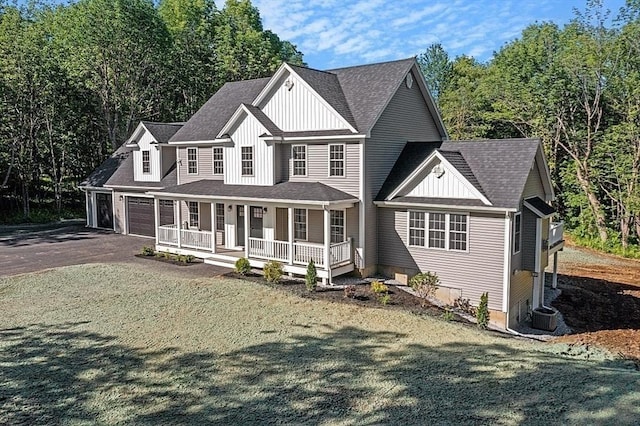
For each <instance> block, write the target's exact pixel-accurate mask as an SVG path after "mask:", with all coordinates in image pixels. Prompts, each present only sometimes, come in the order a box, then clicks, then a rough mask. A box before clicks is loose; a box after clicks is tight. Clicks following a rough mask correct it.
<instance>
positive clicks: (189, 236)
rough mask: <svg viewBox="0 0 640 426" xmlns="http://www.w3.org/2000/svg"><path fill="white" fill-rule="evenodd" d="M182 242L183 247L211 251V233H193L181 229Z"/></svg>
mask: <svg viewBox="0 0 640 426" xmlns="http://www.w3.org/2000/svg"><path fill="white" fill-rule="evenodd" d="M180 240H181V241H180V242H181V245H182V247H189V248H194V249H204V250H210V249H211V232H210V231H192V230H189V229H181V230H180Z"/></svg>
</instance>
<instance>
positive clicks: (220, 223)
mask: <svg viewBox="0 0 640 426" xmlns="http://www.w3.org/2000/svg"><path fill="white" fill-rule="evenodd" d="M216 231H224V204H223V203H216Z"/></svg>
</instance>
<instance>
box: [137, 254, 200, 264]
mask: <svg viewBox="0 0 640 426" xmlns="http://www.w3.org/2000/svg"><path fill="white" fill-rule="evenodd" d="M135 257H139V258H140V259H148V260H157V261H158V262H163V263H170V264H172V265H176V266H193V265H197V264H199V263H202V259H198V258H195V259H193V260H192V261H191V262H181V261H178V260H176V259H167V258H166V257H164V256H155V255H154V256H147V255H144V254H136V255H135Z"/></svg>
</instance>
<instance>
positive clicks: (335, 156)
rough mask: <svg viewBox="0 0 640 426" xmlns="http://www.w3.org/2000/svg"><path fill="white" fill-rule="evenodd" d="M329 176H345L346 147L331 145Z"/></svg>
mask: <svg viewBox="0 0 640 426" xmlns="http://www.w3.org/2000/svg"><path fill="white" fill-rule="evenodd" d="M329 176H344V145H329Z"/></svg>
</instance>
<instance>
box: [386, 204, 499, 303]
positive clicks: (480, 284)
mask: <svg viewBox="0 0 640 426" xmlns="http://www.w3.org/2000/svg"><path fill="white" fill-rule="evenodd" d="M407 220H408V214H407V210H406V209H391V208H380V209H379V211H378V227H377V230H378V234H379V241H380V244H379V253H378V257H379V264H380V265H381V266H384V267H390V268H402V269H404V270H405V271H406V272H407V273H410V274H415V273H416V272H418V271H421V272H427V271H431V272H434V273H436V274H437V275H438V277H439V278H440V281H441V287H447V288H451V289H456V290H459V291H460V293H461V297H462V298H465V299H470V300H471V303H472V304H474V305H478V303H479V301H480V295H481V294H482V293H484V292H488V293H489V309H492V310H498V311H501V310H502V298H503V279H504V274H503V268H504V242H505V241H504V220H505V219H504V216H491V215H481V214H471V215H470V216H469V227H468V229H469V251H468V252H457V251H454V250H448V251H447V250H436V249H428V248H425V247H409V244H408V239H407V232H408V227H407Z"/></svg>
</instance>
